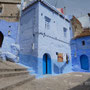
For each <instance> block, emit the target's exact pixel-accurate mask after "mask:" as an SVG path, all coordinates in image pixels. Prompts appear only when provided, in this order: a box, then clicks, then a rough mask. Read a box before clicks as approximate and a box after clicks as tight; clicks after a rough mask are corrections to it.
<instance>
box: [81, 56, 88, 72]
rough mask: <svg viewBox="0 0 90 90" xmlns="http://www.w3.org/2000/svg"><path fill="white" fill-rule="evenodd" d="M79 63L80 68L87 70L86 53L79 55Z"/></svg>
mask: <svg viewBox="0 0 90 90" xmlns="http://www.w3.org/2000/svg"><path fill="white" fill-rule="evenodd" d="M80 63H81V68H82V69H84V70H89V60H88V57H87V56H86V55H82V56H81V57H80Z"/></svg>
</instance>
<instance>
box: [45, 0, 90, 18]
mask: <svg viewBox="0 0 90 90" xmlns="http://www.w3.org/2000/svg"><path fill="white" fill-rule="evenodd" d="M46 1H48V2H49V3H50V4H52V5H54V6H55V5H56V7H57V8H63V7H64V6H65V7H66V13H67V14H68V15H75V16H77V17H79V16H82V15H85V14H87V13H90V0H46Z"/></svg>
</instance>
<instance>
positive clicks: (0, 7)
mask: <svg viewBox="0 0 90 90" xmlns="http://www.w3.org/2000/svg"><path fill="white" fill-rule="evenodd" d="M2 9H3V8H2V4H0V14H1V13H2Z"/></svg>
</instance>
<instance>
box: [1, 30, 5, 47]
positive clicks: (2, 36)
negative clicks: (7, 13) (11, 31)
mask: <svg viewBox="0 0 90 90" xmlns="http://www.w3.org/2000/svg"><path fill="white" fill-rule="evenodd" d="M3 39H4V35H3V33H2V32H1V31H0V48H1V47H2V43H3Z"/></svg>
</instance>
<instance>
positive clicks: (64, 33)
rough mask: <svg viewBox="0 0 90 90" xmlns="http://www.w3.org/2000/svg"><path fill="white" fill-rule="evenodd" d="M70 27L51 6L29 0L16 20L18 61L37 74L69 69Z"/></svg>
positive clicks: (37, 0)
mask: <svg viewBox="0 0 90 90" xmlns="http://www.w3.org/2000/svg"><path fill="white" fill-rule="evenodd" d="M70 28H71V26H70V21H69V20H68V19H67V18H66V17H65V16H64V15H62V14H61V13H60V12H59V11H57V9H56V8H55V7H53V6H51V5H49V4H48V3H47V2H45V1H43V0H35V1H33V2H31V3H30V4H29V5H28V6H27V7H26V8H25V9H24V10H23V11H22V15H21V20H20V40H19V41H20V63H22V64H24V65H26V66H29V67H31V68H32V69H33V70H34V71H35V73H36V74H38V75H46V74H52V75H56V74H62V73H67V72H71V71H72V70H71V50H70V39H71V37H70V36H71V35H70V32H71V29H70ZM58 54H62V55H63V56H62V57H61V58H63V61H62V62H58ZM66 56H68V63H67V60H66Z"/></svg>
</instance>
